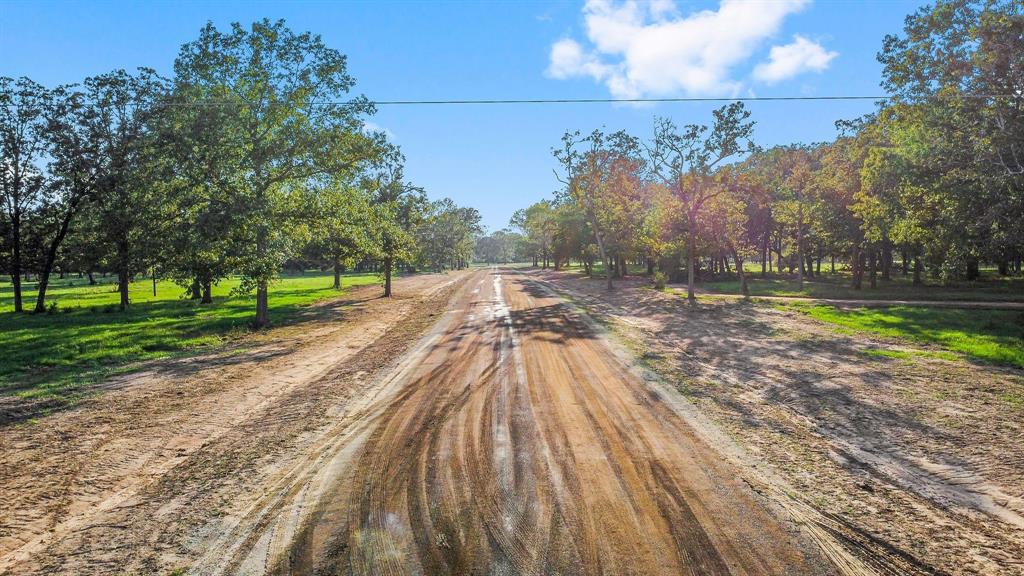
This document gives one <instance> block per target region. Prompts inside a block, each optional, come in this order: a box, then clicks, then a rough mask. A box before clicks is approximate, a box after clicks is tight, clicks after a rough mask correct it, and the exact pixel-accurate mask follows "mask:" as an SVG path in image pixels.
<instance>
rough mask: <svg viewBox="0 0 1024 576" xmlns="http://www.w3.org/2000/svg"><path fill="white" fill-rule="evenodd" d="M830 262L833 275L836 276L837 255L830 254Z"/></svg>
mask: <svg viewBox="0 0 1024 576" xmlns="http://www.w3.org/2000/svg"><path fill="white" fill-rule="evenodd" d="M829 260H830V264H831V265H832V273H833V274H835V273H836V255H835V254H829Z"/></svg>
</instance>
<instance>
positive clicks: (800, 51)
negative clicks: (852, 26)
mask: <svg viewBox="0 0 1024 576" xmlns="http://www.w3.org/2000/svg"><path fill="white" fill-rule="evenodd" d="M807 4H808V0H777V1H772V2H750V1H745V0H722V1H721V3H720V4H719V6H718V9H717V10H701V11H698V12H693V13H690V14H686V15H683V14H681V13H680V12H679V9H678V7H677V6H676V4H675V3H674V2H673V1H672V0H654V1H650V2H638V1H636V0H626V1H624V2H615V1H612V0H588V1H587V2H586V4H585V5H584V7H583V21H584V29H585V32H586V37H587V41H588V44H589V46H584V45H583V44H581V43H580V42H577V41H576V40H574V39H572V38H564V39H562V40H559V41H557V42H555V43H554V44H553V45H552V46H551V52H550V61H549V65H548V69H547V74H548V76H550V77H552V78H557V79H566V78H579V77H584V78H587V77H589V78H592V79H593V80H595V81H597V82H600V83H603V84H604V85H605V86H607V88H608V90H609V91H610V92H611V94H612V96H614V97H616V98H642V97H650V96H669V95H673V94H686V95H689V96H720V95H735V94H736V93H738V92H739V91H740V90H741V88H743V86H744V81H743V80H741V79H736V78H734V75H733V72H734V68H736V67H738V66H739V65H741V64H744V63H747V62H749V61H750V60H751V59H752V58H753V57H754V56H755V54H756V53H757V52H758V51H759V49H763V48H762V47H763V45H764V43H765V42H766V41H768V40H769V39H770V38H771V37H773V36H774V35H776V34H777V33H778V31H779V29H780V28H781V26H782V23H783V21H784V20H785V19H786V17H787V16H789V15H791V14H794V13H796V12H799V11H800V10H802V9H803V8H804V7H805V6H806V5H807ZM836 55H837V54H836V53H835V52H828V51H826V50H825V48H823V47H822V46H821V45H820V44H817V43H815V42H813V41H811V40H808V39H807V38H805V37H803V36H796V37H794V41H793V42H792V43H790V44H786V45H784V46H773V47H772V48H771V50H770V52H769V54H768V60H767V61H765V62H762V63H761V64H759V65H757V66H756V67H755V68H754V72H753V75H752V79H753V80H755V81H759V82H763V83H765V84H774V83H777V82H780V81H782V80H785V79H787V78H791V77H793V76H796V75H798V74H802V73H805V72H809V71H813V72H820V71H822V70H824V69H826V68H827V67H828V65H829V63H830V62H831V60H832V59H833V58H835V57H836Z"/></svg>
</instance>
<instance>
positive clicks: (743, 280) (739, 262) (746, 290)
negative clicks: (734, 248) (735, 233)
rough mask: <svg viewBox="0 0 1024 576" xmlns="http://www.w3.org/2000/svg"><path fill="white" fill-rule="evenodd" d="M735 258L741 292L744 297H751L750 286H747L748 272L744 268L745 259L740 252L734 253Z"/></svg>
mask: <svg viewBox="0 0 1024 576" xmlns="http://www.w3.org/2000/svg"><path fill="white" fill-rule="evenodd" d="M733 258H735V259H736V273H737V274H739V275H740V292H741V293H742V294H743V298H750V287H749V286H747V273H746V272H745V271H744V270H743V259H742V258H740V255H739V253H735V254H733Z"/></svg>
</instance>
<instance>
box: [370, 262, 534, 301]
mask: <svg viewBox="0 0 1024 576" xmlns="http://www.w3.org/2000/svg"><path fill="white" fill-rule="evenodd" d="M393 265H394V260H392V259H391V258H385V259H384V297H385V298H391V268H392V266H393ZM533 265H534V266H537V262H536V261H534V263H533Z"/></svg>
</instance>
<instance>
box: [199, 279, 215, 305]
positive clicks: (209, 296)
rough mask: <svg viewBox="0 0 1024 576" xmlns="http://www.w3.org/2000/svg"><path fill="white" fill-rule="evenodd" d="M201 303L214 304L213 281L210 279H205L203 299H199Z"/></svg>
mask: <svg viewBox="0 0 1024 576" xmlns="http://www.w3.org/2000/svg"><path fill="white" fill-rule="evenodd" d="M199 303H200V304H213V282H212V281H210V280H204V281H203V299H202V300H200V301H199Z"/></svg>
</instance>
